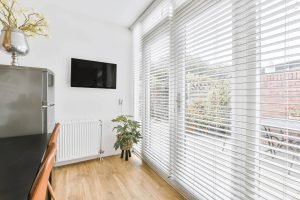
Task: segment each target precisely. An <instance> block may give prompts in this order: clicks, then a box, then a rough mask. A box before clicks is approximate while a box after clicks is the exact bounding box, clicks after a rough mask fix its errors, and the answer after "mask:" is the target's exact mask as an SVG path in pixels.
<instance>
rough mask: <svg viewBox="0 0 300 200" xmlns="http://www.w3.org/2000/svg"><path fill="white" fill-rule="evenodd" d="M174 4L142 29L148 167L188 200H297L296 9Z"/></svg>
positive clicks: (222, 0)
mask: <svg viewBox="0 0 300 200" xmlns="http://www.w3.org/2000/svg"><path fill="white" fill-rule="evenodd" d="M170 2H171V1H170ZM172 2H173V4H172V9H171V8H169V15H168V16H169V17H161V18H160V19H162V20H160V21H159V22H157V21H155V20H153V23H150V22H151V19H150V18H148V21H147V24H152V25H151V28H149V29H143V30H147V31H146V32H144V33H143V37H142V38H143V39H142V41H141V43H142V65H141V68H142V69H144V70H145V71H144V78H142V81H143V83H144V84H143V86H142V88H140V91H143V92H144V94H145V96H144V98H145V99H144V103H145V106H144V107H143V114H142V115H143V119H144V121H143V127H144V129H143V134H144V138H143V147H142V152H143V157H144V158H145V160H146V161H149V163H150V164H151V165H152V166H154V167H155V169H159V170H160V171H163V172H164V173H163V174H167V175H168V177H169V180H170V183H172V184H174V186H176V188H178V189H179V190H180V191H181V192H182V193H183V194H184V195H186V197H187V198H188V199H204V200H206V199H228V200H229V199H230V200H231V199H237V200H240V199H264V200H281V199H283V200H299V199H300V5H299V1H297V0H272V1H271V0H247V1H240V0H212V1H207V0H174V1H172ZM158 5H162V4H158ZM166 5H171V4H166ZM149 16H150V15H149ZM160 16H164V15H163V14H161V15H160ZM153 19H158V18H157V17H156V18H153ZM142 24H143V23H142ZM153 24H155V25H153Z"/></svg>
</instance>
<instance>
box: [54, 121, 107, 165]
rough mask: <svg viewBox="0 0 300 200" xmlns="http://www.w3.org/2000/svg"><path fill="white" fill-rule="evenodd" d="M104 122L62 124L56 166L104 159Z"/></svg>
mask: <svg viewBox="0 0 300 200" xmlns="http://www.w3.org/2000/svg"><path fill="white" fill-rule="evenodd" d="M101 147H102V122H101V121H100V120H77V121H63V122H61V131H60V135H59V138H58V150H57V156H56V162H55V166H61V165H66V164H71V163H75V162H80V161H85V160H89V159H94V158H100V159H102V157H101V155H102V154H103V151H102V149H101Z"/></svg>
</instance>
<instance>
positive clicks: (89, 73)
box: [71, 58, 117, 89]
mask: <svg viewBox="0 0 300 200" xmlns="http://www.w3.org/2000/svg"><path fill="white" fill-rule="evenodd" d="M116 82H117V65H116V64H112V63H104V62H97V61H90V60H82V59H76V58H72V59H71V87H86V88H109V89H116Z"/></svg>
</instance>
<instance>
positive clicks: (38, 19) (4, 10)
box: [0, 0, 48, 37]
mask: <svg viewBox="0 0 300 200" xmlns="http://www.w3.org/2000/svg"><path fill="white" fill-rule="evenodd" d="M0 22H1V23H2V25H3V27H4V28H5V29H9V30H14V29H19V30H21V31H23V32H24V33H25V34H26V36H32V37H34V36H48V33H47V30H48V23H47V21H46V19H45V17H44V16H43V15H42V14H41V13H38V12H34V11H33V10H29V9H24V8H18V7H17V2H16V0H0Z"/></svg>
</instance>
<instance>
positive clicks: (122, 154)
mask: <svg viewBox="0 0 300 200" xmlns="http://www.w3.org/2000/svg"><path fill="white" fill-rule="evenodd" d="M123 156H124V150H122V153H121V158H123Z"/></svg>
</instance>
